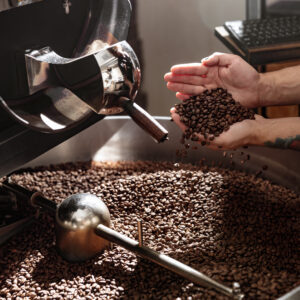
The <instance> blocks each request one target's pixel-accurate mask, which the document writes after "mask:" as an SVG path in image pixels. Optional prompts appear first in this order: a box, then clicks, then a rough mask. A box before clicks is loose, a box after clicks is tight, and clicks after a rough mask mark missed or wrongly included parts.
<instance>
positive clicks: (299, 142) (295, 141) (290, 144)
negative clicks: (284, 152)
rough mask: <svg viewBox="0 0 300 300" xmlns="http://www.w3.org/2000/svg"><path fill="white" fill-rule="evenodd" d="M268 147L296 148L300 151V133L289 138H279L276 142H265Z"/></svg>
mask: <svg viewBox="0 0 300 300" xmlns="http://www.w3.org/2000/svg"><path fill="white" fill-rule="evenodd" d="M265 145H266V146H268V147H275V148H284V149H294V150H299V151H300V135H296V136H293V137H288V138H285V139H283V138H277V139H276V140H275V142H265Z"/></svg>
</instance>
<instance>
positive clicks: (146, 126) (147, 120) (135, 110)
mask: <svg viewBox="0 0 300 300" xmlns="http://www.w3.org/2000/svg"><path fill="white" fill-rule="evenodd" d="M122 107H123V108H124V110H125V111H126V112H127V113H128V115H129V116H130V117H131V118H132V120H133V121H134V122H135V123H136V124H137V125H139V126H140V127H141V128H142V129H143V130H145V131H146V132H147V133H149V134H150V135H151V136H152V138H153V139H154V140H155V141H156V142H157V143H161V142H163V141H165V140H166V139H168V131H167V130H166V129H165V128H164V127H163V126H161V125H160V124H159V122H157V121H156V120H155V119H154V118H153V117H152V116H151V115H150V114H149V113H147V112H146V111H145V110H144V109H143V108H141V107H140V106H139V105H137V104H136V103H134V102H133V101H131V100H125V101H122Z"/></svg>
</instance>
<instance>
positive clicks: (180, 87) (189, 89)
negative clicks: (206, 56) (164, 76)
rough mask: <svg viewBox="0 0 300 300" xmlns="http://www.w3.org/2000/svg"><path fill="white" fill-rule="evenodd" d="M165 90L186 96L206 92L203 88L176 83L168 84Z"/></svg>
mask: <svg viewBox="0 0 300 300" xmlns="http://www.w3.org/2000/svg"><path fill="white" fill-rule="evenodd" d="M167 88H168V89H169V90H171V91H174V92H180V93H182V94H188V95H199V94H201V93H203V92H204V91H205V90H206V88H205V87H204V86H198V85H190V84H184V83H176V82H168V83H167Z"/></svg>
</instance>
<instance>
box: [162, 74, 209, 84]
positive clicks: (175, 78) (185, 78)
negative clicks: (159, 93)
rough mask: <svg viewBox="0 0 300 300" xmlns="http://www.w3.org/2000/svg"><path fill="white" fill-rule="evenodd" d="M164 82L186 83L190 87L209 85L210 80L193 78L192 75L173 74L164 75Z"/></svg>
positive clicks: (198, 77)
mask: <svg viewBox="0 0 300 300" xmlns="http://www.w3.org/2000/svg"><path fill="white" fill-rule="evenodd" d="M164 79H165V81H171V82H177V83H186V84H191V85H204V84H207V83H209V81H211V79H209V78H206V77H202V76H194V75H175V74H173V73H169V74H166V75H165V77H164Z"/></svg>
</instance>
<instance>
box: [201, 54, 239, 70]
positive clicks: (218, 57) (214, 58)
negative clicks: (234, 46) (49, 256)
mask: <svg viewBox="0 0 300 300" xmlns="http://www.w3.org/2000/svg"><path fill="white" fill-rule="evenodd" d="M233 58H234V55H233V54H228V53H221V52H215V53H213V54H212V55H210V56H208V57H205V58H203V59H202V60H201V62H202V63H203V64H204V65H205V66H209V67H211V66H216V65H219V66H228V65H230V64H231V63H232V61H233Z"/></svg>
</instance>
